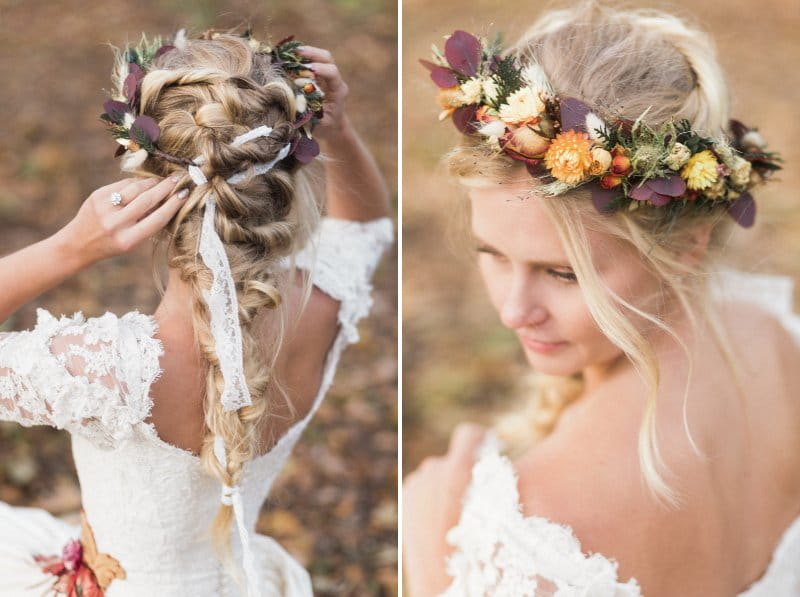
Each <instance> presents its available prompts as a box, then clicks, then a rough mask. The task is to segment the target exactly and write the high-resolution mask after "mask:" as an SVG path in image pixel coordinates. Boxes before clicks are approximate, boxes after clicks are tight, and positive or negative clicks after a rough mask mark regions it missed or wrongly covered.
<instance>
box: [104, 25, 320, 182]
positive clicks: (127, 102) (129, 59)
mask: <svg viewBox="0 0 800 597" xmlns="http://www.w3.org/2000/svg"><path fill="white" fill-rule="evenodd" d="M218 35H219V32H217V31H214V30H213V29H212V30H209V31H206V32H205V33H204V34H203V35H202V36H201V37H200V39H214V38H215V37H217V36H218ZM243 37H244V38H245V39H246V40H247V42H248V44H249V45H250V47H251V48H253V50H254V51H255V52H256V53H263V54H267V55H269V57H270V63H271V64H273V65H277V66H279V67H280V68H281V69H283V71H284V72H285V73H286V76H287V77H288V78H289V79H291V80H292V81H293V82H294V86H295V88H296V89H295V106H296V109H297V119H296V120H295V122H294V126H295V128H297V129H300V135H299V136H298V137H297V139H296V140H295V141H294V143H293V146H292V148H291V151H290V152H289V155H293V156H294V157H295V158H296V159H297V160H298V161H299V162H300V163H301V164H305V163H308V162H310V161H311V160H313V159H314V158H315V157H316V156H317V155H319V145H318V144H317V142H316V141H315V140H314V139H313V138H312V136H311V131H312V129H313V127H314V126H316V124H317V123H318V122H319V121H320V119H321V118H322V116H323V109H322V100H323V98H324V94H323V92H322V90H321V89H320V88H319V87H317V85H316V84H315V83H314V81H313V79H312V77H313V73H312V72H311V71H310V70H308V68H307V67H306V64H305V63H306V62H308V60H307V59H305V58H302V57H301V56H299V55H298V53H297V49H298V48H299V47H300V46H301V45H302V44H301V43H300V42H298V41H295V40H294V36H290V37H287V38H285V39H283V40H281V41H280V42H278V43H277V44H276V45H275V46H274V47H270V46H268V45H266V44H263V43H261V42H259V41H258V40H256V39H254V38H253V37H252V36H251V34H250V32H249V31H248V32H246V33H245V34H244V35H243ZM186 41H187V40H186V35H185V32H184V30H183V29H181V30H180V31H178V33H177V34H176V35H175V39H174V41H173V42H172V43H171V44H164V43H162V39H161V37H155V38H153V39H152V40H148V39H147V38H146V37H145V36H142V38H141V39H140V40H139V42H138V43H137V44H136V45H135V46H132V47H129V48H127V49H126V50H125V53H124V61H125V65H126V68H127V70H126V71H125V72H123V73H121V76H120V77H119V78H120V81H121V86H120V89H118V90H117V92H116V94H115V96H114V97H113V98H112V99H109V100H107V101H106V102H105V103H104V104H103V108H104V110H105V113H103V114H101V115H100V119H101V120H103V121H104V122H105V123H106V124H107V125H108V129H109V131H110V132H111V135H112V136H113V137H114V138H115V139H116V140H117V143H119V144H120V147H119V148H117V152H116V153H115V154H114V157H119V156H123V162H122V169H123V170H132V169H134V168H136V167H138V166H140V165H141V164H142V163H144V161H145V160H146V159H147V156H148V155H153V156H157V157H160V158H163V159H165V160H167V161H169V162H173V163H177V164H180V165H182V166H197V165H198V164H195V163H194V162H192V161H191V160H189V159H186V158H180V157H177V156H173V155H170V154H168V153H166V152H164V151H162V150H160V149H159V147H158V137H159V135H160V134H161V130H160V129H159V127H158V124H157V123H156V121H155V120H153V119H152V118H151V117H150V116H147V115H146V114H141V105H140V104H141V87H142V80H143V79H144V77H145V75H146V74H147V73H148V72H150V70H151V68H152V64H153V61H154V60H155V59H156V58H158V57H159V56H161V55H162V54H165V53H167V52H169V51H171V50H173V49H175V48H178V49H183V48H184V47H185V45H186Z"/></svg>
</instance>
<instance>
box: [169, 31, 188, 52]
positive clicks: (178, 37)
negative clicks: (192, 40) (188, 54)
mask: <svg viewBox="0 0 800 597" xmlns="http://www.w3.org/2000/svg"><path fill="white" fill-rule="evenodd" d="M172 44H173V45H174V46H175V47H176V48H178V49H179V50H181V51H183V50H185V49H186V29H180V30H179V31H178V32H177V33H176V34H175V41H174V42H172Z"/></svg>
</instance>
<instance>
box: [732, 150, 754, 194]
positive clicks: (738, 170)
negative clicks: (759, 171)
mask: <svg viewBox="0 0 800 597" xmlns="http://www.w3.org/2000/svg"><path fill="white" fill-rule="evenodd" d="M752 168H753V166H752V164H751V163H750V162H749V161H747V160H746V159H744V158H742V157H739V156H736V157H735V158H734V160H733V166H732V167H731V182H733V184H735V185H736V186H737V187H743V186H746V185H747V184H748V183H749V182H750V172H751V170H752Z"/></svg>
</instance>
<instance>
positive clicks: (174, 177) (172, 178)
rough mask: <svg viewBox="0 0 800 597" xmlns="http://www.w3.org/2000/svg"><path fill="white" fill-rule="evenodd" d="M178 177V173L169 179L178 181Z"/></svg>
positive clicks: (179, 176)
mask: <svg viewBox="0 0 800 597" xmlns="http://www.w3.org/2000/svg"><path fill="white" fill-rule="evenodd" d="M180 179H181V175H180V174H176V175H175V176H172V177H170V180H171V181H172V182H178V181H179V180H180Z"/></svg>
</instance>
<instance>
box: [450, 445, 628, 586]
mask: <svg viewBox="0 0 800 597" xmlns="http://www.w3.org/2000/svg"><path fill="white" fill-rule="evenodd" d="M447 541H448V543H450V544H451V545H453V546H454V547H455V548H456V550H455V552H454V553H453V554H452V555H451V556H450V558H449V559H448V561H447V572H448V574H449V575H450V576H452V577H453V581H452V584H451V585H450V587H448V589H447V590H446V591H445V592H444V593H442V594H441V595H440V597H479V596H480V597H512V596H513V597H551V596H555V597H572V596H577V595H592V596H593V597H641V593H640V590H639V585H638V583H637V582H636V581H635V580H634V579H631V580H629V581H628V582H627V583H624V584H623V583H620V582H618V580H617V563H616V562H614V561H613V560H609V559H607V558H605V557H603V556H602V555H601V554H591V555H585V554H584V553H583V552H582V551H581V545H580V542H579V541H578V539H577V538H576V537H575V535H574V534H573V532H572V530H571V529H570V527H568V526H566V525H559V524H556V523H554V522H550V521H549V520H547V519H545V518H542V517H538V516H531V517H524V516H523V515H522V512H521V507H520V503H519V492H518V489H517V477H516V473H515V472H514V469H513V467H512V466H511V463H510V462H509V460H508V459H507V458H506V457H505V456H503V455H501V454H500V452H499V444H498V441H497V439H496V438H495V437H494V436H493V435H491V434H489V435H488V436H487V438H486V440H485V441H484V444H483V445H482V447H481V449H480V451H479V455H478V459H477V461H476V463H475V466H474V467H473V471H472V480H471V482H470V486H469V488H468V490H467V493H466V496H465V500H464V507H463V510H462V513H461V518H460V520H459V522H458V524H457V525H456V526H455V527H453V528H452V529H451V530H450V532H449V533H448V534H447Z"/></svg>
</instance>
